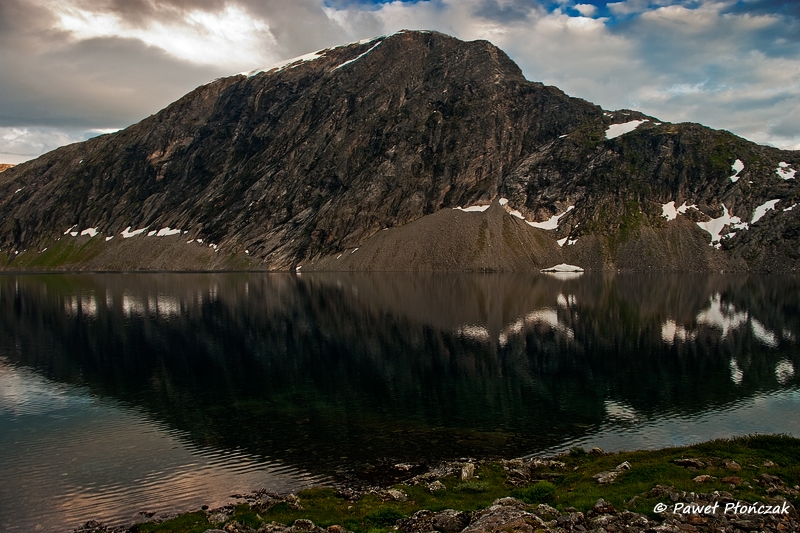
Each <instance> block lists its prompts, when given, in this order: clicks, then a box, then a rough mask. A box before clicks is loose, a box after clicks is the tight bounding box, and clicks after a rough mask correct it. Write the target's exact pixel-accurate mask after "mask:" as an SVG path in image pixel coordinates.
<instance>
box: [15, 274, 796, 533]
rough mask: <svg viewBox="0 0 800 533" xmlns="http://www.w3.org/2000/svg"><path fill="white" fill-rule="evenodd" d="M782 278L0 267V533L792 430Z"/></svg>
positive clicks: (789, 319)
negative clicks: (481, 464)
mask: <svg viewBox="0 0 800 533" xmlns="http://www.w3.org/2000/svg"><path fill="white" fill-rule="evenodd" d="M798 335H800V277H793V276H778V275H764V276H739V275H718V276H707V275H703V276H692V275H620V274H618V275H591V274H584V275H579V276H577V275H571V276H561V277H556V276H552V275H546V274H459V275H453V274H440V275H419V274H314V275H308V274H303V275H300V276H294V275H288V274H241V273H237V274H80V275H4V276H0V450H2V451H1V452H0V479H2V480H3V481H2V483H0V530H2V531H36V530H38V531H67V530H69V529H71V528H74V527H77V526H78V525H79V524H81V523H83V522H85V521H87V520H89V519H98V520H101V521H103V522H104V523H109V524H121V523H130V522H134V521H141V520H143V519H144V518H145V516H146V515H144V514H140V513H156V514H158V515H160V514H163V513H170V512H177V511H181V510H188V509H192V508H196V507H199V506H200V505H203V504H208V505H211V506H212V507H213V506H215V505H221V504H224V503H227V502H229V501H231V497H230V495H231V494H234V493H242V492H250V491H253V490H256V489H259V488H262V487H263V488H267V489H269V490H273V491H279V492H280V491H289V490H297V489H299V488H302V487H305V486H308V485H311V484H317V483H323V482H330V481H333V480H336V479H341V477H342V476H344V475H351V474H356V475H360V476H367V477H368V475H369V473H370V472H371V471H372V470H373V469H374V468H375V467H377V468H378V469H383V468H384V467H387V466H389V465H393V464H395V463H400V462H410V463H432V462H436V461H438V460H442V459H454V458H460V457H516V456H522V455H528V454H537V453H551V452H554V451H560V450H565V449H567V448H569V447H570V446H574V445H583V446H585V447H590V446H595V445H596V446H600V447H602V448H604V449H607V450H614V449H632V448H658V447H663V446H669V445H682V444H688V443H692V442H698V441H702V440H707V439H710V438H716V437H726V436H732V435H742V434H750V433H756V432H758V433H774V432H780V433H787V434H792V435H795V436H800V417H798V416H797V413H800V376H798V373H800V349H798Z"/></svg>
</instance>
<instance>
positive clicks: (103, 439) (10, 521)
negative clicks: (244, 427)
mask: <svg viewBox="0 0 800 533" xmlns="http://www.w3.org/2000/svg"><path fill="white" fill-rule="evenodd" d="M0 428H2V430H3V431H2V432H0V449H2V450H4V452H3V454H1V455H0V479H3V483H2V484H0V502H2V505H0V529H2V531H24V532H28V531H66V530H67V529H69V528H72V527H75V526H77V525H79V524H81V523H83V522H85V521H87V520H88V519H90V518H92V517H98V518H102V519H103V520H104V521H105V522H106V523H112V524H113V523H132V522H136V521H142V520H144V519H145V518H146V516H147V514H150V513H158V514H159V515H161V514H170V513H177V512H181V511H185V510H187V509H193V508H197V507H199V506H200V505H203V504H207V505H212V506H215V505H216V506H219V505H223V504H225V503H227V502H228V501H229V500H230V499H231V498H230V495H231V494H234V493H246V492H250V491H252V490H254V489H257V488H261V487H264V486H269V487H270V488H271V489H272V490H276V491H290V490H297V489H299V488H302V487H306V486H310V485H313V484H318V483H323V482H325V481H326V480H327V478H326V477H325V476H322V475H312V474H309V473H307V472H305V471H303V470H302V469H299V468H297V467H293V466H290V465H285V464H281V463H280V462H278V461H274V460H270V459H267V458H264V457H259V456H254V455H252V454H249V453H246V452H244V451H242V450H237V449H229V450H226V449H216V448H213V447H207V446H202V445H198V444H196V443H194V442H192V440H191V439H189V438H188V436H187V435H186V434H185V432H183V431H180V430H176V429H173V428H170V427H169V426H168V425H167V424H164V423H163V422H158V421H154V420H152V417H150V416H149V415H148V414H147V413H144V412H142V411H141V410H138V409H135V408H131V407H126V406H124V405H121V404H120V403H119V402H116V401H114V400H112V399H107V398H99V397H96V396H92V395H90V393H89V392H88V391H87V390H86V389H85V388H83V387H76V386H69V385H64V384H59V383H54V382H52V381H49V380H47V379H45V378H42V377H40V376H39V375H37V374H35V373H33V372H31V371H30V370H28V369H25V368H19V367H14V366H12V365H10V364H8V362H7V361H6V360H5V359H0ZM145 513H147V514H145Z"/></svg>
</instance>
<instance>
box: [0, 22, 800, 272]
mask: <svg viewBox="0 0 800 533" xmlns="http://www.w3.org/2000/svg"><path fill="white" fill-rule="evenodd" d="M798 166H800V153H798V152H790V151H781V150H777V149H774V148H769V147H763V146H758V145H756V144H754V143H751V142H748V141H746V140H744V139H741V138H738V137H736V136H734V135H732V134H730V133H728V132H724V131H715V130H711V129H709V128H705V127H703V126H700V125H696V124H667V123H662V122H660V121H658V120H657V119H655V118H654V117H648V116H645V115H643V114H641V113H638V112H635V111H627V110H623V111H615V112H608V111H604V110H603V109H601V108H600V107H598V106H595V105H592V104H590V103H588V102H586V101H584V100H580V99H577V98H571V97H569V96H567V95H565V94H564V93H563V92H562V91H560V90H558V89H557V88H554V87H548V86H544V85H542V84H540V83H534V82H530V81H527V80H526V79H525V78H524V77H523V75H522V73H521V71H520V69H519V68H518V67H517V66H516V65H515V64H514V63H513V62H512V61H511V60H510V59H509V58H508V57H507V56H506V55H505V54H504V53H503V52H502V51H501V50H499V49H498V48H496V47H494V46H493V45H491V44H490V43H488V42H486V41H474V42H463V41H459V40H457V39H454V38H451V37H447V36H445V35H442V34H438V33H433V32H400V33H398V34H395V35H392V36H388V37H379V38H376V39H373V40H368V41H362V42H359V43H354V44H350V45H346V46H341V47H337V48H333V49H328V50H321V51H319V52H316V53H313V54H308V55H307V56H303V57H302V58H298V59H297V60H294V61H289V62H287V63H284V64H282V65H279V66H276V67H274V68H267V69H263V70H260V71H254V72H252V73H248V74H242V75H238V76H233V77H229V78H224V79H219V80H215V81H213V82H211V83H209V84H207V85H204V86H202V87H199V88H197V89H196V90H194V91H193V92H191V93H189V94H187V95H186V96H185V97H183V98H182V99H180V100H178V101H177V102H175V103H174V104H172V105H170V106H169V107H167V108H166V109H164V110H162V111H161V112H159V113H157V114H156V115H153V116H151V117H148V118H146V119H145V120H143V121H142V122H140V123H138V124H135V125H133V126H131V127H129V128H127V129H125V130H123V131H120V132H118V133H115V134H110V135H103V136H100V137H97V138H94V139H91V140H89V141H86V142H83V143H78V144H73V145H70V146H66V147H63V148H60V149H58V150H55V151H53V152H51V153H48V154H45V155H44V156H42V157H40V158H38V159H36V160H33V161H30V162H27V163H24V164H21V165H18V166H17V167H14V168H12V169H10V170H7V171H6V172H4V173H2V175H0V198H2V200H0V249H1V250H2V254H3V255H4V256H5V261H4V265H5V267H6V268H11V269H14V268H16V269H24V268H49V269H61V268H72V269H93V270H107V269H201V270H204V269H216V268H236V269H271V270H288V269H296V268H297V267H298V266H301V265H302V268H304V269H314V268H327V269H331V268H336V269H353V270H358V269H390V270H464V269H468V270H526V269H538V268H541V267H542V266H550V265H551V264H555V263H560V262H570V263H573V264H578V265H580V266H583V267H585V268H591V269H666V270H719V269H729V270H746V269H756V270H763V269H768V270H770V269H771V270H794V269H796V268H797V259H798V257H800V240H798V239H799V238H800V220H798V216H799V215H798V210H796V209H793V206H794V205H795V203H797V202H800V189H798V186H797V180H796V179H795V177H794V172H795V169H796V168H798ZM501 199H502V200H503V201H502V202H500V200H501ZM493 202H494V203H495V205H494V207H492V208H486V206H489V205H490V204H492V203H493ZM501 203H502V205H500V204H501ZM479 206H483V207H479ZM457 207H461V208H462V211H458V210H455V209H454V208H457ZM478 209H485V210H478ZM412 223H413V224H412ZM384 230H386V231H384ZM356 248H360V249H361V250H360V252H365V251H368V250H372V252H371V253H372V255H371V256H370V257H371V259H369V258H366V257H365V258H364V259H363V260H361V259H359V260H356V258H358V257H361V256H359V255H358V254H359V253H360V252H353V250H355V249H356ZM388 250H391V253H388V252H387V251H388ZM481 250H483V251H481ZM345 254H349V256H350V257H349V258H348V259H352V260H350V261H348V262H347V264H346V265H345V264H342V263H341V262H340V259H341V256H342V255H345ZM363 255H364V254H363V253H362V256H363ZM337 257H338V258H339V260H337V259H336V258H337ZM388 257H391V260H389V259H387V258H388ZM381 258H383V259H381ZM337 261H339V262H337Z"/></svg>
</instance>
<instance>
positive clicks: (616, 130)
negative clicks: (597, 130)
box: [606, 120, 647, 139]
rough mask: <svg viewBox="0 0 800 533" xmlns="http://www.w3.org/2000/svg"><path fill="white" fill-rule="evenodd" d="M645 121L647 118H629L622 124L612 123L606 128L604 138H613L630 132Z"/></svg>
mask: <svg viewBox="0 0 800 533" xmlns="http://www.w3.org/2000/svg"><path fill="white" fill-rule="evenodd" d="M645 122H647V120H631V121H630V122H624V123H622V124H612V125H610V126H609V127H608V128H607V129H606V139H615V138H617V137H619V136H620V135H625V134H626V133H630V132H632V131H633V130H635V129H636V128H638V127H639V126H641V125H642V124H644V123H645Z"/></svg>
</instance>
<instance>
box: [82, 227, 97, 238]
mask: <svg viewBox="0 0 800 533" xmlns="http://www.w3.org/2000/svg"><path fill="white" fill-rule="evenodd" d="M97 233H98V232H97V228H86V229H85V230H83V231H82V232H81V235H88V236H89V237H94V236H95V235H97Z"/></svg>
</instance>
